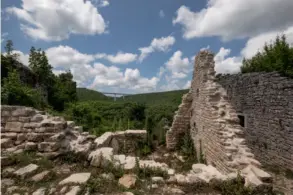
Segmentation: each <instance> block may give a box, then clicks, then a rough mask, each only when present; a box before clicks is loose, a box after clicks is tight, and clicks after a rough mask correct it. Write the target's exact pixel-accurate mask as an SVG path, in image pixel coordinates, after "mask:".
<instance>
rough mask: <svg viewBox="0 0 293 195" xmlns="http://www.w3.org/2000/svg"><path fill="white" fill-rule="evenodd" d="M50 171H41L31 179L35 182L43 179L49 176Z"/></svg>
mask: <svg viewBox="0 0 293 195" xmlns="http://www.w3.org/2000/svg"><path fill="white" fill-rule="evenodd" d="M49 173H50V171H43V172H41V173H38V174H36V175H34V176H33V177H32V178H31V180H32V181H34V182H39V181H42V180H43V179H44V178H45V177H46V176H48V175H49Z"/></svg>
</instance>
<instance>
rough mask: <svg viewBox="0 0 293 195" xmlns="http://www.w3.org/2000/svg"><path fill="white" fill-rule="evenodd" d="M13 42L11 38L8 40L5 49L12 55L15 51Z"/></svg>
mask: <svg viewBox="0 0 293 195" xmlns="http://www.w3.org/2000/svg"><path fill="white" fill-rule="evenodd" d="M13 50H14V49H13V42H12V41H11V40H7V42H6V45H5V51H6V53H7V55H8V56H10V55H12V52H13Z"/></svg>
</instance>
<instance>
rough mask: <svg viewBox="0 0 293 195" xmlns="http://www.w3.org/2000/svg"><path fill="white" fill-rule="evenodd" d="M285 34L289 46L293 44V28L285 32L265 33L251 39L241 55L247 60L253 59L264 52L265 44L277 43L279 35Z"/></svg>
mask: <svg viewBox="0 0 293 195" xmlns="http://www.w3.org/2000/svg"><path fill="white" fill-rule="evenodd" d="M282 34H285V35H286V38H287V42H288V43H289V44H293V26H291V27H289V28H288V29H286V30H285V31H274V32H268V33H263V34H260V35H258V36H255V37H252V38H250V39H249V40H248V41H247V43H246V45H245V47H244V48H243V49H242V51H241V55H242V56H243V57H245V58H251V57H252V56H254V55H255V54H256V53H257V51H258V50H259V51H262V50H263V46H264V45H265V43H266V42H267V43H270V42H271V41H275V39H276V36H277V35H282ZM292 46H293V45H292Z"/></svg>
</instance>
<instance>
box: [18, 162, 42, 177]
mask: <svg viewBox="0 0 293 195" xmlns="http://www.w3.org/2000/svg"><path fill="white" fill-rule="evenodd" d="M38 168H39V166H38V165H36V164H29V165H27V166H25V167H22V168H20V169H18V170H17V171H15V172H14V174H15V175H17V176H20V177H22V178H24V177H26V176H27V175H29V174H33V173H34V172H35V171H36V170H37V169H38Z"/></svg>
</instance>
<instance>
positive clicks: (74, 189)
mask: <svg viewBox="0 0 293 195" xmlns="http://www.w3.org/2000/svg"><path fill="white" fill-rule="evenodd" d="M80 190H81V189H80V187H79V186H73V187H72V188H71V190H70V191H69V192H67V193H66V194H65V195H77V194H78V193H79V192H80Z"/></svg>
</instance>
